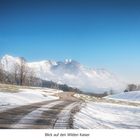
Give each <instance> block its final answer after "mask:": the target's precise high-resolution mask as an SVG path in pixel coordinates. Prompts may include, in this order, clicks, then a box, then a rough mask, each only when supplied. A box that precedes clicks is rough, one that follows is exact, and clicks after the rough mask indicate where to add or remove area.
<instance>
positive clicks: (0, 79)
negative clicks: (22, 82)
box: [0, 62, 4, 83]
mask: <svg viewBox="0 0 140 140" xmlns="http://www.w3.org/2000/svg"><path fill="white" fill-rule="evenodd" d="M0 82H1V83H3V82H4V71H3V68H2V64H1V62H0Z"/></svg>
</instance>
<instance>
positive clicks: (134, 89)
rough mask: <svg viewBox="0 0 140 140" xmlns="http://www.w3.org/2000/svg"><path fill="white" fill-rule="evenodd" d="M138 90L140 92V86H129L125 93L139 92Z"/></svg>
mask: <svg viewBox="0 0 140 140" xmlns="http://www.w3.org/2000/svg"><path fill="white" fill-rule="evenodd" d="M138 90H140V85H135V84H129V85H128V86H127V88H126V89H125V91H124V92H129V91H138Z"/></svg>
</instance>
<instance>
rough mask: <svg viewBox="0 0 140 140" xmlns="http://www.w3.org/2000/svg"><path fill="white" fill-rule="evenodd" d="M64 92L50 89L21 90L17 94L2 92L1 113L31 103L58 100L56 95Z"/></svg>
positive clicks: (0, 95)
mask: <svg viewBox="0 0 140 140" xmlns="http://www.w3.org/2000/svg"><path fill="white" fill-rule="evenodd" d="M59 92H62V91H59V90H54V89H48V88H42V89H41V88H33V89H20V91H19V92H16V93H10V92H9V93H8V92H0V111H3V110H6V109H9V108H13V107H17V106H21V105H28V104H31V103H37V102H42V101H48V100H57V99H59V97H56V96H54V94H56V93H59Z"/></svg>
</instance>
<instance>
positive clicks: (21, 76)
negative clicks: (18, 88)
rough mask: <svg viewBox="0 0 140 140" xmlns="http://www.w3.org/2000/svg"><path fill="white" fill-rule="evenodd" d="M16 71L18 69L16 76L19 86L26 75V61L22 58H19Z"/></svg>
mask: <svg viewBox="0 0 140 140" xmlns="http://www.w3.org/2000/svg"><path fill="white" fill-rule="evenodd" d="M17 69H18V76H19V84H20V85H24V84H25V79H26V75H27V64H26V60H25V59H24V58H23V57H21V58H20V62H19V66H18V68H17Z"/></svg>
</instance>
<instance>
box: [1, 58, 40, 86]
mask: <svg viewBox="0 0 140 140" xmlns="http://www.w3.org/2000/svg"><path fill="white" fill-rule="evenodd" d="M3 67H4V66H3V65H2V63H0V82H1V83H6V84H16V85H27V86H33V85H37V84H40V83H39V82H40V81H39V80H38V79H37V78H35V77H36V76H35V73H34V71H33V69H31V68H29V67H28V65H27V63H26V60H25V59H24V58H20V61H19V63H15V64H13V66H12V68H11V71H12V72H10V73H9V72H6V71H5V70H4V68H3Z"/></svg>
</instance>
